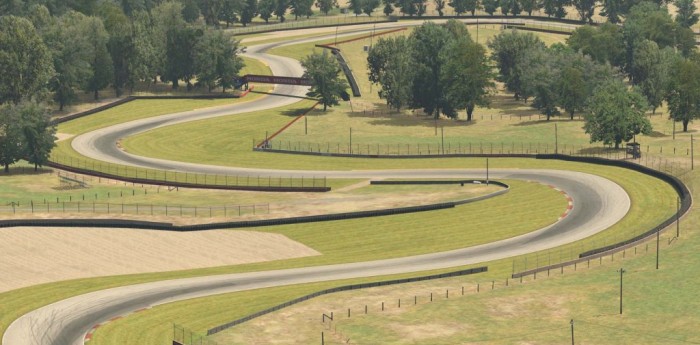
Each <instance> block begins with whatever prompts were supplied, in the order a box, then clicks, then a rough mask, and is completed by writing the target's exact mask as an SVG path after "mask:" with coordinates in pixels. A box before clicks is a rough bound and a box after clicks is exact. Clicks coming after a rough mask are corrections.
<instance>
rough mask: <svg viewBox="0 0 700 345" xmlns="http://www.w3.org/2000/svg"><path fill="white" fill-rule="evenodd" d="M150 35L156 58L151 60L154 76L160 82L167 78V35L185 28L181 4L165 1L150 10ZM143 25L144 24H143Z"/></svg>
mask: <svg viewBox="0 0 700 345" xmlns="http://www.w3.org/2000/svg"><path fill="white" fill-rule="evenodd" d="M151 18H152V23H153V24H152V28H153V29H152V33H151V36H150V37H149V39H150V41H151V42H152V44H153V52H155V54H156V58H155V59H154V60H153V62H154V68H155V70H154V71H153V72H155V74H154V75H158V76H160V78H161V80H163V81H166V80H168V78H167V77H166V74H167V72H168V71H167V67H168V61H169V58H168V39H169V37H168V33H169V32H171V31H175V30H180V29H181V28H184V27H185V24H186V23H185V20H184V19H183V18H182V4H181V3H179V2H176V1H167V2H163V3H162V4H160V5H158V6H156V7H155V8H153V10H151ZM144 24H145V23H144Z"/></svg>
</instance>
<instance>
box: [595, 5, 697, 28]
mask: <svg viewBox="0 0 700 345" xmlns="http://www.w3.org/2000/svg"><path fill="white" fill-rule="evenodd" d="M691 1H692V0H691ZM623 6H624V4H623V2H622V1H620V0H603V10H602V11H600V15H601V16H604V17H608V22H610V23H613V24H617V23H619V22H620V17H621V16H622V14H623V12H624V10H623Z"/></svg>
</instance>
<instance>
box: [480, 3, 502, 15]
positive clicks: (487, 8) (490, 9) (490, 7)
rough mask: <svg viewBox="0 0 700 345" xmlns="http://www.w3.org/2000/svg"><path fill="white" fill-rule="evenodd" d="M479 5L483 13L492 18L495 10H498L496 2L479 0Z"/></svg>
mask: <svg viewBox="0 0 700 345" xmlns="http://www.w3.org/2000/svg"><path fill="white" fill-rule="evenodd" d="M481 4H482V5H483V6H484V12H486V13H488V14H489V15H490V16H492V15H493V14H494V13H495V12H496V9H497V8H498V0H481Z"/></svg>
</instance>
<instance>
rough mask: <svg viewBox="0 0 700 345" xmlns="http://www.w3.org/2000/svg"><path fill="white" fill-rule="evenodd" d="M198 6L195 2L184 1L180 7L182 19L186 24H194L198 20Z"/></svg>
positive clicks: (193, 0)
mask: <svg viewBox="0 0 700 345" xmlns="http://www.w3.org/2000/svg"><path fill="white" fill-rule="evenodd" d="M199 15H200V13H199V6H197V2H195V0H184V1H183V6H182V18H183V19H184V20H185V21H186V22H188V23H194V22H196V21H197V19H199Z"/></svg>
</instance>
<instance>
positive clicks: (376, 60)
mask: <svg viewBox="0 0 700 345" xmlns="http://www.w3.org/2000/svg"><path fill="white" fill-rule="evenodd" d="M411 49H412V48H411V44H410V42H409V40H408V39H407V38H406V37H404V36H399V37H395V38H389V39H384V38H380V39H379V42H377V43H376V44H375V45H373V46H372V49H370V51H369V53H368V54H367V67H368V70H369V72H368V75H369V80H370V82H372V83H374V84H379V85H380V86H381V87H380V89H379V92H378V93H379V97H380V98H382V99H385V100H386V102H387V105H388V106H390V107H392V108H394V109H396V110H401V108H402V107H404V106H406V105H407V104H408V103H409V100H410V99H411V96H412V89H413V78H414V75H413V72H414V70H415V69H414V66H413V59H412V56H411Z"/></svg>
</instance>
